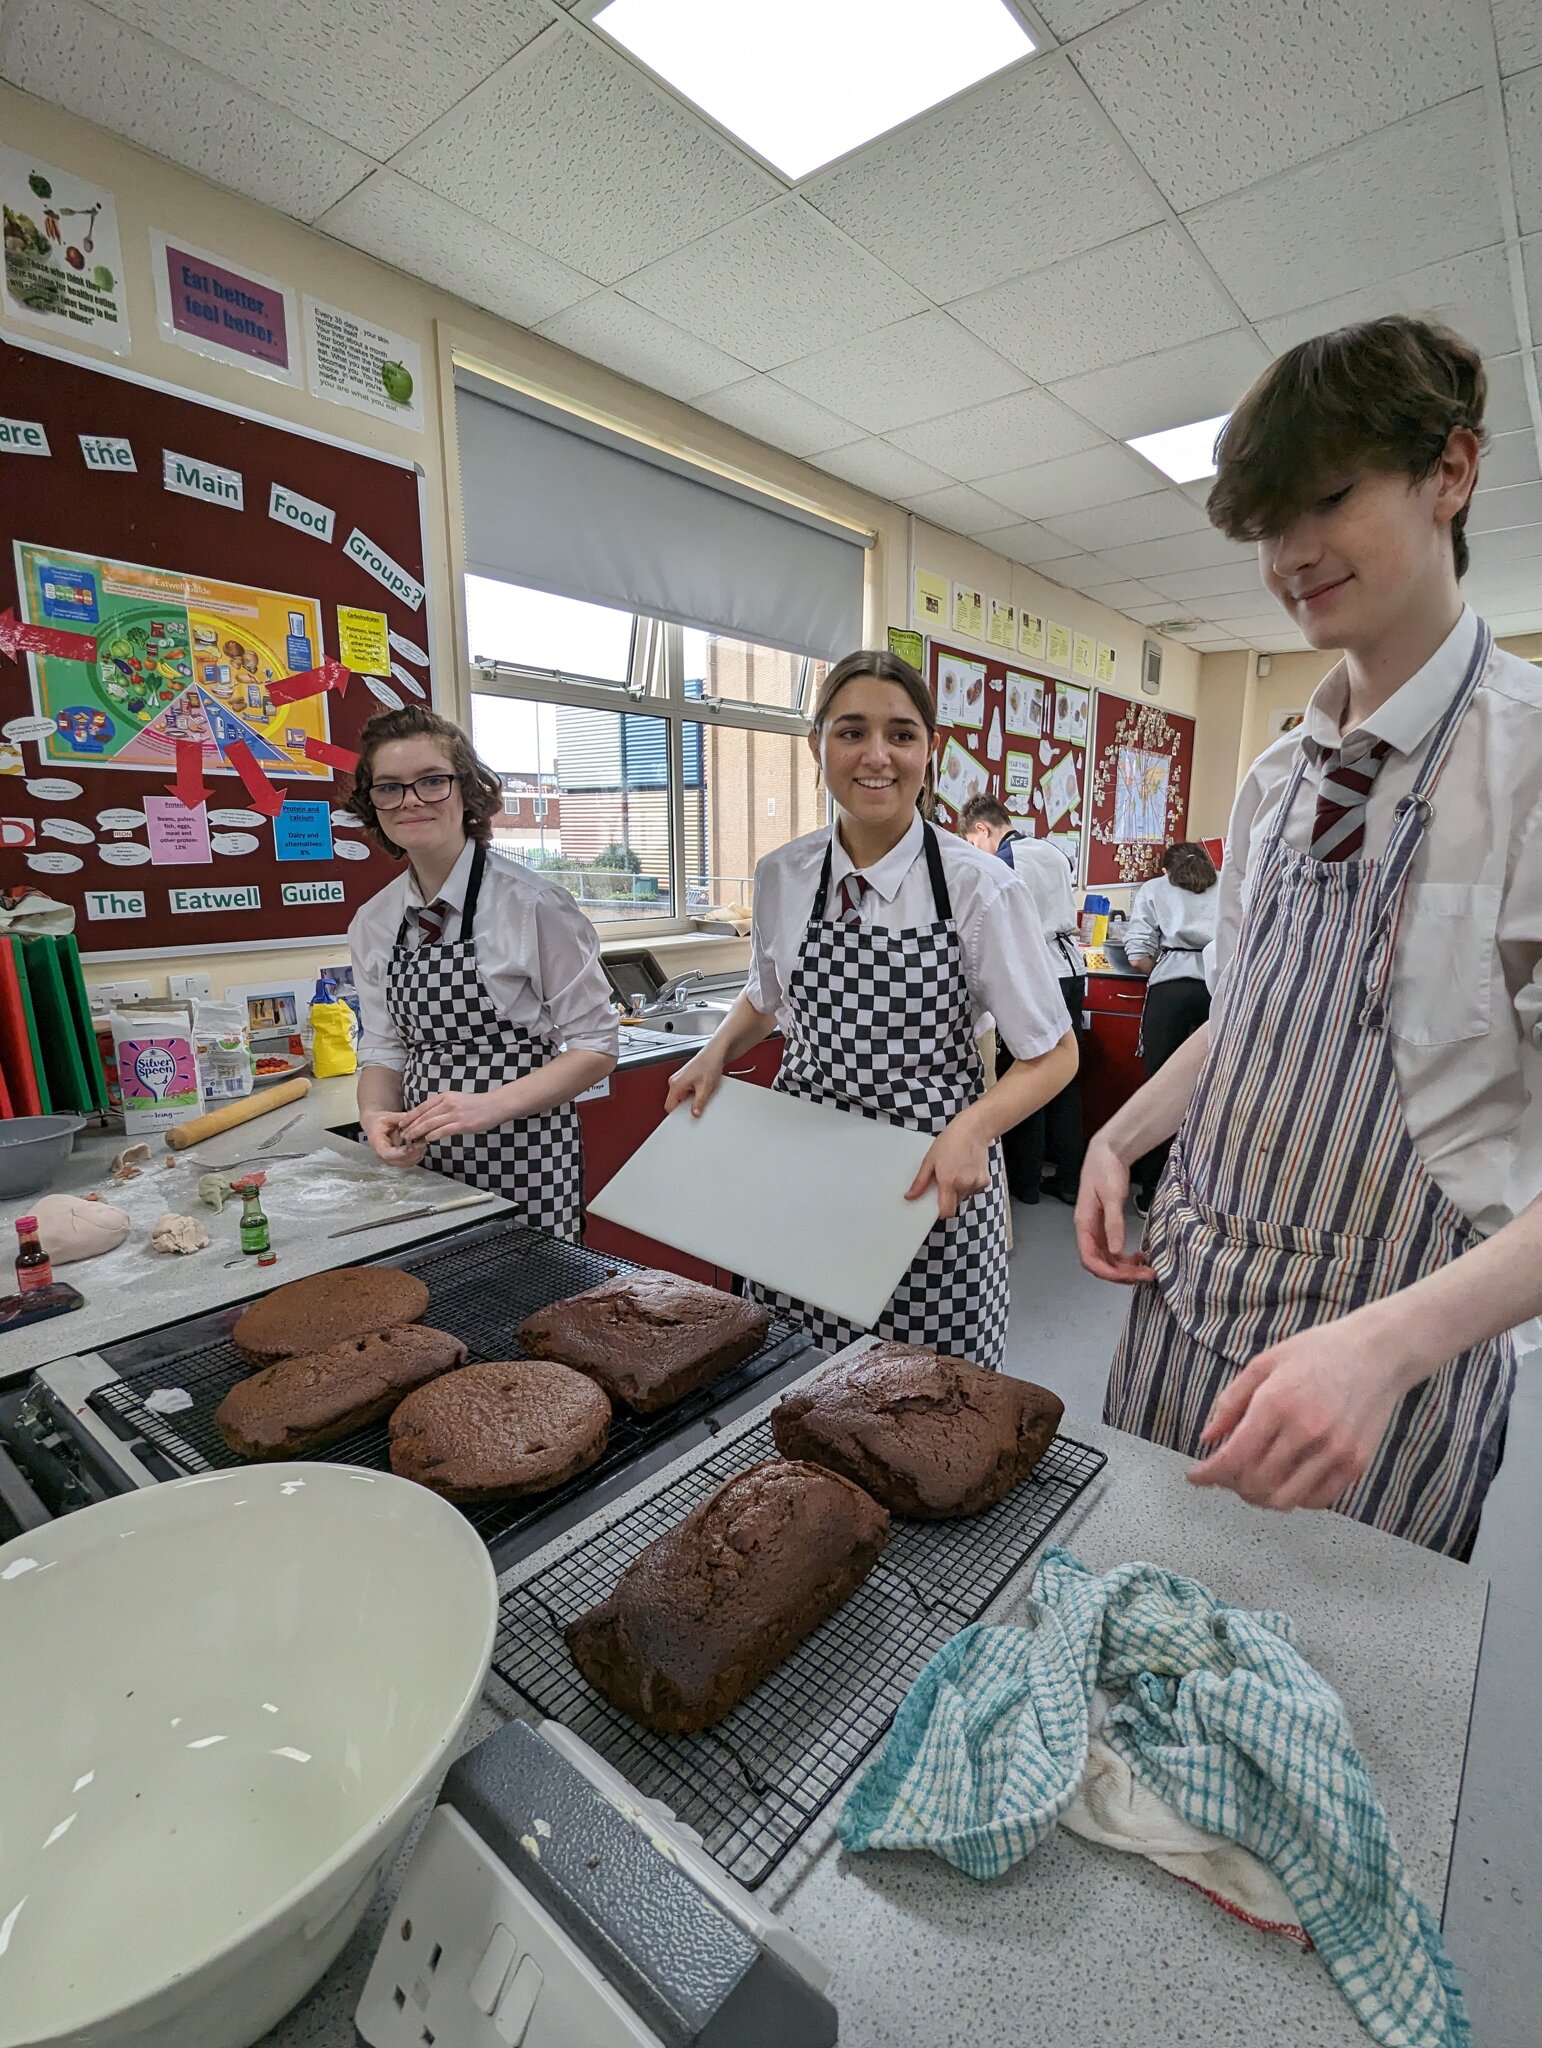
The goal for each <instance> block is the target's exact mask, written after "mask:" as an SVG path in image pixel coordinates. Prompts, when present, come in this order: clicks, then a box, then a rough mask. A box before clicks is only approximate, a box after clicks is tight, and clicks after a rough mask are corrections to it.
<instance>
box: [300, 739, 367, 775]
mask: <svg viewBox="0 0 1542 2048" xmlns="http://www.w3.org/2000/svg"><path fill="white" fill-rule="evenodd" d="M305 758H306V760H307V761H319V762H320V763H321V764H322V766H323V767H324V768H335V769H336V770H337V771H338V773H339V774H340V775H351V774H352V773H353V771H354V769H355V768H357V767H358V765H359V757H358V755H357V754H350V753H349V751H348V749H347V748H346V747H334V746H333V745H332V743H331V742H330V741H329V740H314V739H308V740H307V741H306V742H305Z"/></svg>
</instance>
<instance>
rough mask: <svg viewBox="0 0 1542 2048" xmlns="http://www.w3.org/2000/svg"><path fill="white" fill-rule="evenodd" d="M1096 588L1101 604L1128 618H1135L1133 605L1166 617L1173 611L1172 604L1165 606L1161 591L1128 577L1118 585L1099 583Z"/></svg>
mask: <svg viewBox="0 0 1542 2048" xmlns="http://www.w3.org/2000/svg"><path fill="white" fill-rule="evenodd" d="M1094 588H1095V589H1096V591H1097V598H1098V603H1099V604H1106V605H1112V606H1113V608H1114V610H1115V611H1116V612H1123V613H1124V614H1125V616H1126V617H1127V618H1128V617H1132V616H1133V614H1132V613H1131V611H1130V607H1131V605H1137V604H1138V605H1139V606H1140V607H1141V608H1142V610H1144V611H1152V610H1155V611H1157V612H1158V615H1159V616H1165V615H1166V613H1168V612H1170V611H1171V610H1172V606H1171V605H1170V604H1164V602H1163V599H1162V594H1161V592H1160V591H1156V590H1153V589H1152V588H1151V585H1150V584H1149V583H1141V582H1138V581H1136V580H1135V579H1134V578H1132V577H1128V576H1126V577H1124V578H1122V579H1121V580H1120V581H1119V582H1118V583H1099V584H1097V585H1095V586H1094Z"/></svg>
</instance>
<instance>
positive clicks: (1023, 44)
mask: <svg viewBox="0 0 1542 2048" xmlns="http://www.w3.org/2000/svg"><path fill="white" fill-rule="evenodd" d="M593 19H594V25H595V27H596V28H599V29H603V31H604V32H605V34H606V35H608V36H610V37H611V38H613V40H614V41H616V42H618V43H619V44H620V45H621V47H622V48H623V49H624V50H627V51H629V52H630V53H631V54H632V56H634V57H635V58H637V60H638V62H639V63H641V64H645V65H646V66H647V68H648V69H649V70H650V71H652V72H653V73H654V74H655V75H656V76H657V77H659V78H662V79H663V80H664V82H665V84H667V85H670V86H673V88H674V89H675V91H676V92H678V93H680V94H682V95H683V96H684V97H685V98H686V99H688V100H690V101H692V102H693V104H694V105H696V106H697V107H699V108H700V109H701V111H702V112H703V113H704V114H705V115H706V116H707V118H708V120H710V121H712V122H714V123H715V124H716V125H717V126H718V127H719V128H724V129H726V130H727V131H728V133H729V134H730V135H732V136H734V137H735V138H736V139H737V140H738V141H740V142H742V143H743V144H744V145H745V147H746V148H747V149H752V150H753V151H754V152H755V154H756V155H757V156H759V157H763V158H764V159H765V161H766V162H767V163H769V164H772V165H774V166H775V168H776V169H777V170H779V171H780V172H781V173H782V175H783V177H785V178H788V179H791V180H793V181H794V182H796V181H797V180H798V179H799V178H806V177H807V176H808V175H809V173H810V172H811V171H817V170H818V169H819V168H820V166H821V165H823V164H828V163H833V162H834V160H835V159H836V158H837V157H840V156H845V155H847V154H848V152H849V151H851V150H854V149H860V148H861V146H862V144H863V143H864V142H871V141H872V139H873V137H874V136H875V135H886V134H887V133H888V132H889V130H890V129H891V128H897V127H898V126H899V124H900V123H901V122H902V121H908V120H910V119H911V118H912V116H914V115H916V114H920V113H924V112H925V111H926V109H927V108H928V107H935V106H938V105H940V104H941V102H942V101H943V100H946V99H951V98H952V96H953V95H954V94H955V93H959V92H965V91H967V90H968V88H969V87H970V86H972V85H978V84H979V82H980V80H981V79H982V78H989V77H990V76H991V74H992V73H993V72H996V71H1000V70H1002V69H1003V68H1004V67H1005V66H1006V65H1008V64H1015V63H1016V62H1017V61H1018V59H1019V58H1020V57H1026V56H1029V55H1030V54H1031V53H1032V51H1033V47H1034V45H1033V39H1032V38H1031V37H1030V36H1029V34H1028V32H1027V30H1026V29H1025V28H1024V27H1023V24H1022V23H1021V22H1020V21H1019V20H1018V19H1017V17H1016V15H1014V14H1013V13H1012V12H1011V11H1010V9H1009V8H1008V7H1006V6H1005V5H1004V0H609V4H608V5H606V6H604V7H601V8H600V9H599V10H598V11H597V12H596V13H595V15H594V17H593Z"/></svg>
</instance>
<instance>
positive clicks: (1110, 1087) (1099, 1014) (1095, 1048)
mask: <svg viewBox="0 0 1542 2048" xmlns="http://www.w3.org/2000/svg"><path fill="white" fill-rule="evenodd" d="M1145 1000H1146V984H1145V982H1144V981H1142V980H1140V979H1139V978H1138V977H1135V976H1130V977H1129V978H1125V977H1124V976H1118V977H1115V976H1105V975H1090V976H1089V977H1088V980H1087V1013H1086V1026H1087V1028H1086V1030H1085V1031H1084V1032H1083V1034H1082V1045H1081V1054H1082V1059H1081V1072H1080V1077H1079V1078H1080V1084H1081V1095H1082V1127H1083V1129H1084V1130H1085V1132H1086V1134H1087V1136H1088V1137H1091V1135H1092V1133H1093V1132H1094V1131H1096V1130H1099V1129H1101V1127H1102V1126H1103V1125H1104V1124H1106V1123H1107V1122H1108V1120H1109V1118H1110V1117H1111V1116H1112V1115H1113V1114H1114V1112H1115V1111H1116V1110H1117V1109H1120V1108H1122V1107H1123V1105H1124V1104H1125V1103H1126V1102H1128V1101H1129V1099H1130V1097H1131V1096H1132V1095H1133V1094H1134V1093H1135V1091H1136V1089H1137V1088H1139V1087H1141V1086H1142V1085H1143V1084H1144V1082H1145V1079H1146V1075H1145V1069H1144V1068H1143V1067H1142V1065H1141V1061H1140V1055H1139V1053H1138V1052H1137V1050H1136V1047H1137V1046H1138V1044H1139V1042H1140V1014H1141V1009H1142V1007H1143V1005H1144V1003H1145Z"/></svg>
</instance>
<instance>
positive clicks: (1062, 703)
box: [926, 639, 1091, 874]
mask: <svg viewBox="0 0 1542 2048" xmlns="http://www.w3.org/2000/svg"><path fill="white" fill-rule="evenodd" d="M926 680H927V684H928V686H929V687H930V689H931V692H932V697H933V701H934V702H935V703H936V706H937V791H938V800H937V819H938V822H939V823H940V824H944V825H949V826H951V827H953V828H954V829H955V830H956V829H957V826H958V816H959V813H960V811H962V809H963V807H964V805H965V804H966V803H967V802H968V800H969V798H970V797H971V796H993V797H995V798H996V799H997V801H998V802H1000V803H1003V804H1005V805H1006V808H1007V809H1008V810H1009V811H1010V812H1011V814H1012V820H1013V823H1014V824H1015V825H1016V827H1017V829H1018V831H1019V832H1021V833H1022V834H1023V835H1024V837H1025V838H1028V839H1050V840H1053V842H1054V843H1055V845H1056V846H1058V847H1059V849H1060V851H1061V852H1062V853H1063V854H1064V855H1065V857H1066V859H1067V860H1068V861H1069V862H1070V865H1071V869H1072V872H1073V874H1074V873H1076V872H1078V870H1079V866H1080V857H1081V833H1082V819H1083V815H1084V811H1083V804H1084V797H1085V788H1086V749H1087V726H1088V711H1089V699H1090V696H1091V692H1090V691H1089V690H1087V689H1085V688H1084V687H1083V685H1082V684H1081V683H1080V682H1079V681H1075V680H1073V679H1071V678H1070V677H1066V676H1061V677H1058V678H1057V677H1055V676H1051V675H1045V674H1044V673H1043V672H1042V671H1040V670H1038V669H1034V668H1029V667H1027V666H1026V665H1025V664H1024V663H1022V662H1020V661H1017V660H1014V659H1011V658H997V657H996V656H993V655H980V654H970V653H969V652H967V651H966V650H965V649H964V648H962V647H949V646H947V645H945V644H944V643H943V642H942V641H939V640H930V639H929V640H928V641H927V643H926Z"/></svg>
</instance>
